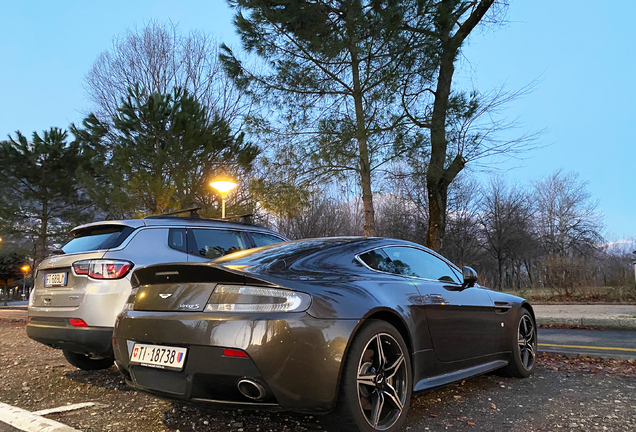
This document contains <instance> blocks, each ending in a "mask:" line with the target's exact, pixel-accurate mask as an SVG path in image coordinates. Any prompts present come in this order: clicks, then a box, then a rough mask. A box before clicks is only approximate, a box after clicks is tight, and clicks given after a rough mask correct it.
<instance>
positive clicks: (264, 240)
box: [250, 232, 285, 247]
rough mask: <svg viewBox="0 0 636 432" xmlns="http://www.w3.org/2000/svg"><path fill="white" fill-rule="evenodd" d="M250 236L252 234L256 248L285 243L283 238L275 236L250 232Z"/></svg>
mask: <svg viewBox="0 0 636 432" xmlns="http://www.w3.org/2000/svg"><path fill="white" fill-rule="evenodd" d="M250 234H252V238H253V239H254V244H255V245H256V247H261V246H267V245H271V244H274V243H280V242H284V241H285V240H283V239H282V238H280V237H276V236H273V235H271V234H264V233H259V232H250Z"/></svg>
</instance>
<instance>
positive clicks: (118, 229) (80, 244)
mask: <svg viewBox="0 0 636 432" xmlns="http://www.w3.org/2000/svg"><path fill="white" fill-rule="evenodd" d="M133 231H134V228H131V227H127V226H123V225H109V226H96V227H90V228H86V229H84V230H81V231H79V232H77V233H75V237H74V238H73V240H71V241H70V242H68V243H66V244H65V245H64V246H63V247H62V250H63V251H64V253H65V254H73V253H80V252H91V251H96V250H104V249H112V248H115V247H117V246H119V245H121V244H122V243H123V241H124V240H126V238H127V237H128V236H129V235H130V233H131V232H133Z"/></svg>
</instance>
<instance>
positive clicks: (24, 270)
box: [16, 264, 31, 294]
mask: <svg viewBox="0 0 636 432" xmlns="http://www.w3.org/2000/svg"><path fill="white" fill-rule="evenodd" d="M20 270H22V275H23V277H22V294H24V293H25V291H26V277H27V274H29V270H31V266H30V265H28V264H25V265H23V266H22V267H20ZM16 288H17V287H16Z"/></svg>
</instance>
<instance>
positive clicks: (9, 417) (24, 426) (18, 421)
mask: <svg viewBox="0 0 636 432" xmlns="http://www.w3.org/2000/svg"><path fill="white" fill-rule="evenodd" d="M0 422H3V423H6V424H8V425H10V426H13V427H14V428H16V429H20V430H21V431H25V432H80V431H78V430H77V429H73V428H72V427H70V426H66V425H65V424H62V423H59V422H56V421H54V420H50V419H47V418H46V417H40V416H39V415H36V414H34V413H32V412H30V411H27V410H23V409H22V408H18V407H14V406H11V405H7V404H5V403H2V402H0Z"/></svg>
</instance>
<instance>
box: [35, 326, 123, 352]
mask: <svg viewBox="0 0 636 432" xmlns="http://www.w3.org/2000/svg"><path fill="white" fill-rule="evenodd" d="M64 321H65V323H64V324H66V326H64V327H62V326H60V325H56V326H52V325H45V324H39V323H33V322H31V323H29V324H28V325H27V336H29V337H30V338H31V339H33V340H35V341H37V342H40V343H43V344H44V345H48V346H50V347H53V348H58V349H62V350H66V351H71V352H74V353H79V354H89V355H94V356H100V357H112V356H113V346H112V340H113V328H112V327H72V326H71V325H70V323H68V320H64Z"/></svg>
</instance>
